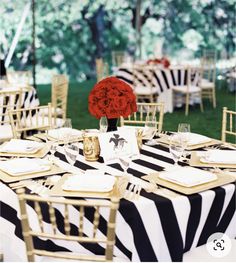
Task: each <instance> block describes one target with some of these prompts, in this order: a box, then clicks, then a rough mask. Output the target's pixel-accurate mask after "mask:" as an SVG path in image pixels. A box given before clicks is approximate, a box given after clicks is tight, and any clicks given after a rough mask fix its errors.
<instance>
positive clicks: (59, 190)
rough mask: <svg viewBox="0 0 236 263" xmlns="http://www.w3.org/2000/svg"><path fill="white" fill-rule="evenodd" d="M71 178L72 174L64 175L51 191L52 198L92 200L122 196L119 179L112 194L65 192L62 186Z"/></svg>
mask: <svg viewBox="0 0 236 263" xmlns="http://www.w3.org/2000/svg"><path fill="white" fill-rule="evenodd" d="M68 176H71V174H64V175H63V176H62V178H61V179H60V180H59V181H58V182H57V183H56V184H55V185H54V186H53V188H52V189H51V190H50V191H49V195H50V196H66V197H91V198H111V197H114V196H116V197H118V198H120V195H119V193H118V187H117V184H118V179H117V180H116V182H115V185H114V187H113V190H111V191H110V192H87V191H65V190H63V189H62V185H63V184H64V182H65V180H66V179H67V178H68Z"/></svg>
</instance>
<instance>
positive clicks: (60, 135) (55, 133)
mask: <svg viewBox="0 0 236 263" xmlns="http://www.w3.org/2000/svg"><path fill="white" fill-rule="evenodd" d="M48 135H49V136H50V137H52V138H53V139H56V140H63V139H64V138H65V136H69V137H70V138H72V137H82V132H81V131H79V130H76V129H72V128H59V129H53V130H49V131H48Z"/></svg>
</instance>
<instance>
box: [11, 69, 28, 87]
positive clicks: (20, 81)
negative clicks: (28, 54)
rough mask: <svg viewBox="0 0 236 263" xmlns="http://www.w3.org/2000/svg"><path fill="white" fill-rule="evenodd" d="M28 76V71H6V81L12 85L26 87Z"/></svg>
mask: <svg viewBox="0 0 236 263" xmlns="http://www.w3.org/2000/svg"><path fill="white" fill-rule="evenodd" d="M30 78H31V72H30V71H7V81H8V82H9V83H10V84H13V85H18V86H19V85H20V86H21V87H23V88H27V87H29V86H30Z"/></svg>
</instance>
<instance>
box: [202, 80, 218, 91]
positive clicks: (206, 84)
mask: <svg viewBox="0 0 236 263" xmlns="http://www.w3.org/2000/svg"><path fill="white" fill-rule="evenodd" d="M214 86H215V84H214V83H213V82H209V81H208V82H201V84H200V87H201V88H202V89H210V88H214Z"/></svg>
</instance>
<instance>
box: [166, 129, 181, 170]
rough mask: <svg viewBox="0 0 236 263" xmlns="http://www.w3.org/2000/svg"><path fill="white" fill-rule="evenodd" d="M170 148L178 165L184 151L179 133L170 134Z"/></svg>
mask: <svg viewBox="0 0 236 263" xmlns="http://www.w3.org/2000/svg"><path fill="white" fill-rule="evenodd" d="M169 150H170V153H171V155H172V157H173V160H174V162H175V163H174V164H175V165H178V161H179V159H180V157H181V156H182V154H183V151H184V145H183V143H182V140H181V136H179V134H176V135H172V136H170V144H169Z"/></svg>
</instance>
